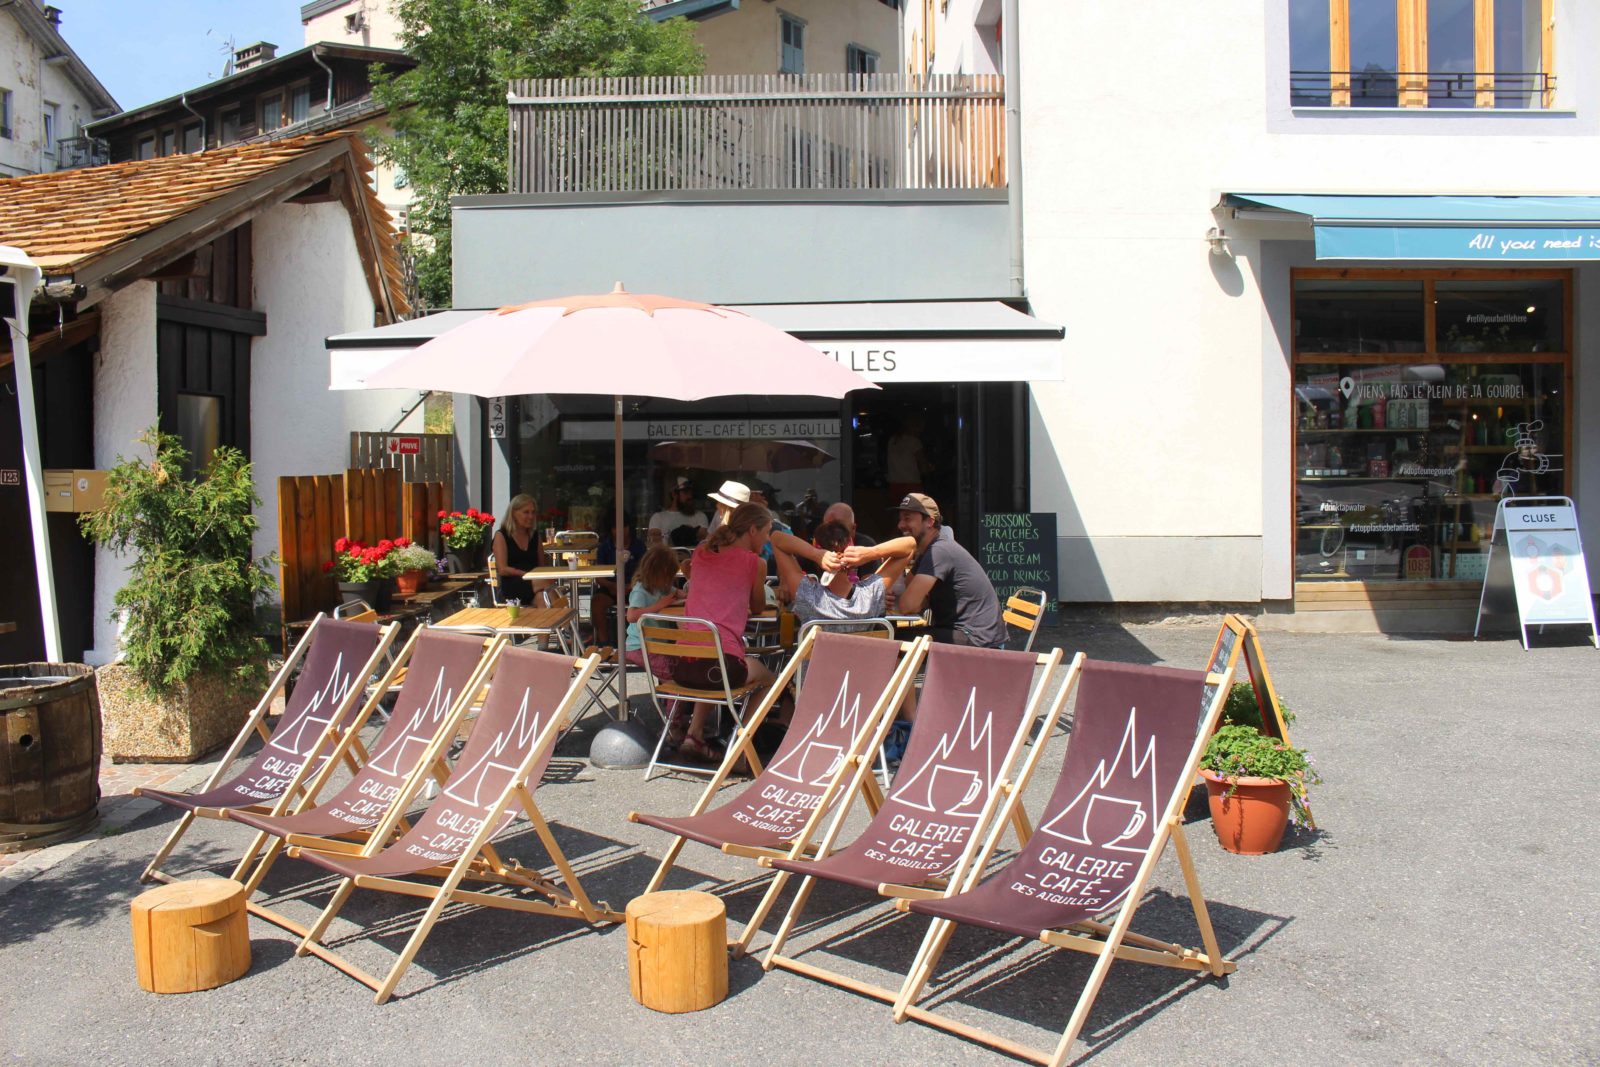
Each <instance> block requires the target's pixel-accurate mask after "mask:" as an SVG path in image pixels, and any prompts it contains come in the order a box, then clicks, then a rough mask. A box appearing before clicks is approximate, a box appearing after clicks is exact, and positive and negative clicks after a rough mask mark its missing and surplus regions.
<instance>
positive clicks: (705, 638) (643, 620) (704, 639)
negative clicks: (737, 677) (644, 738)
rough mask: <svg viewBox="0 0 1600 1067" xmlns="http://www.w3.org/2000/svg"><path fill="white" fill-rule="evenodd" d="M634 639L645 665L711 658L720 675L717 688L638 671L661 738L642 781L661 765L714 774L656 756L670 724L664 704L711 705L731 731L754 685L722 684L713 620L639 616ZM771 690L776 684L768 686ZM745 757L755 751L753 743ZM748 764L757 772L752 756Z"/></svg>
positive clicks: (723, 662) (724, 661)
mask: <svg viewBox="0 0 1600 1067" xmlns="http://www.w3.org/2000/svg"><path fill="white" fill-rule="evenodd" d="M639 637H640V642H641V647H642V648H643V650H644V662H645V663H647V664H648V663H649V662H650V658H651V656H671V657H673V658H674V659H714V660H716V661H717V667H718V669H719V670H720V671H721V673H722V687H721V688H720V689H695V688H693V687H691V686H686V685H680V684H679V683H677V682H672V681H667V682H663V681H661V680H660V679H659V678H657V677H656V674H655V671H652V670H646V671H645V672H644V676H645V681H646V682H647V683H648V684H649V686H650V702H651V703H652V704H653V705H654V706H655V709H656V715H657V716H658V717H659V718H660V719H661V736H660V737H658V738H656V747H655V748H654V750H652V751H651V753H650V762H649V763H648V764H647V765H646V766H645V769H644V780H645V781H647V782H648V781H649V780H650V779H651V778H654V777H655V772H656V768H657V767H667V768H670V769H671V770H675V771H684V772H687V773H689V774H715V773H716V771H715V770H714V769H712V768H710V767H704V766H695V765H693V764H687V763H673V762H668V761H666V760H663V759H662V758H661V749H662V748H663V747H664V746H665V745H666V743H667V733H668V732H669V729H670V726H671V723H672V714H673V712H672V711H669V710H668V708H669V706H672V707H675V706H676V704H677V703H678V702H680V701H683V702H687V703H690V704H712V705H714V706H716V707H717V708H718V709H719V710H718V712H717V715H718V718H719V721H720V718H721V714H722V712H721V710H720V709H722V708H726V709H727V710H728V714H729V715H731V716H733V723H734V729H735V731H742V730H743V728H744V708H745V705H746V703H747V702H748V701H749V699H750V694H751V693H753V692H755V691H756V689H757V688H758V687H757V685H756V684H755V683H754V682H746V683H744V684H743V685H740V686H733V685H729V684H728V657H727V654H726V653H725V652H724V651H723V649H722V641H721V639H720V637H719V636H718V634H717V627H716V624H715V623H713V622H712V621H711V620H710V619H700V618H696V617H695V616H693V615H659V614H651V615H642V616H640V618H639ZM773 689H774V690H776V691H778V692H781V690H778V689H777V686H773ZM750 755H751V756H752V757H753V756H754V755H755V752H754V749H753V746H752V748H751V751H750ZM750 767H751V769H752V770H753V771H755V773H757V774H759V773H761V770H760V768H761V765H760V763H759V762H758V761H756V760H755V759H752V760H751V762H750Z"/></svg>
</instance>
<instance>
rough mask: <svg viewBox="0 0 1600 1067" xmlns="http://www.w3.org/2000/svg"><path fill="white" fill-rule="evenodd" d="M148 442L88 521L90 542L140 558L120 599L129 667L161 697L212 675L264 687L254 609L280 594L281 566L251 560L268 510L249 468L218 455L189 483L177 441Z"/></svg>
mask: <svg viewBox="0 0 1600 1067" xmlns="http://www.w3.org/2000/svg"><path fill="white" fill-rule="evenodd" d="M139 442H140V443H141V444H143V445H144V446H146V447H147V448H149V449H150V451H151V458H150V459H148V460H140V459H126V458H124V457H122V456H118V457H117V465H116V466H115V467H113V468H112V469H111V471H110V474H109V476H108V478H107V482H106V495H105V503H104V504H103V505H102V506H101V508H100V509H99V510H97V511H92V512H90V513H88V514H86V515H84V516H83V517H82V519H81V520H80V521H81V523H82V526H83V531H84V534H85V535H86V536H87V537H89V539H90V540H92V541H94V542H96V543H98V544H101V545H105V546H107V547H109V548H110V549H111V550H112V551H113V552H116V553H117V554H119V555H122V554H125V553H129V554H131V555H132V556H133V563H132V566H131V568H130V570H129V574H128V583H127V584H126V585H125V586H123V588H122V589H121V590H119V591H118V592H117V595H116V599H115V604H116V606H117V609H118V611H120V612H126V613H127V621H126V624H125V626H124V631H123V649H124V662H126V664H127V665H128V666H129V667H130V668H132V669H133V671H134V673H135V674H136V675H137V677H138V678H139V680H140V681H141V682H142V683H143V684H144V685H145V686H146V687H147V688H149V689H150V690H152V691H154V692H156V693H166V692H170V691H171V690H172V689H173V688H175V687H176V686H178V685H180V684H181V683H183V682H184V681H185V680H186V679H188V678H190V677H192V676H194V675H196V674H203V673H230V674H232V675H234V676H235V677H236V678H237V679H238V681H240V682H241V683H255V682H257V681H259V679H260V677H261V676H262V674H263V673H264V670H265V665H266V656H267V646H266V643H265V642H264V641H263V640H262V639H261V637H260V636H259V635H258V634H257V633H256V632H255V609H256V606H257V605H258V604H260V603H261V602H262V601H264V600H265V599H266V597H267V595H268V593H269V591H270V590H271V589H272V587H273V579H272V576H271V575H270V574H269V573H268V572H267V570H266V568H267V567H268V566H270V565H271V564H272V562H273V559H272V557H264V558H262V559H255V558H254V557H253V555H252V553H253V551H254V548H253V545H252V538H253V537H254V535H255V532H256V529H257V527H258V526H259V525H260V523H259V522H258V521H257V519H256V517H255V515H254V513H253V509H254V507H255V505H257V504H259V503H260V502H261V501H260V498H259V497H257V496H256V493H255V485H254V483H253V482H252V480H251V476H250V464H249V463H248V462H247V461H246V460H245V458H244V456H243V454H241V453H240V452H239V451H238V450H237V449H233V448H219V449H217V450H216V452H215V453H214V454H213V456H212V459H211V463H210V465H209V466H207V467H206V469H205V470H204V471H203V472H202V473H201V474H200V476H198V477H196V478H185V477H184V476H183V471H184V469H185V465H186V463H187V462H188V459H189V456H188V453H187V452H186V451H185V450H184V448H183V446H182V445H181V444H180V443H179V441H178V439H177V438H176V437H173V436H171V435H169V434H163V433H161V432H160V431H159V430H157V429H155V428H154V427H152V428H151V429H149V430H146V431H145V432H144V433H143V434H142V435H141V436H140V438H139Z"/></svg>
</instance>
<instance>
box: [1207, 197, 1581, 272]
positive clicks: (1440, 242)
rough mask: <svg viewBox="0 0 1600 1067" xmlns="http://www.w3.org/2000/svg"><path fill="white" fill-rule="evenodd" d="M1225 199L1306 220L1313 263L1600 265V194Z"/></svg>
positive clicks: (1234, 204)
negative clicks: (1314, 250)
mask: <svg viewBox="0 0 1600 1067" xmlns="http://www.w3.org/2000/svg"><path fill="white" fill-rule="evenodd" d="M1224 202H1225V203H1227V204H1229V205H1230V206H1233V207H1237V208H1244V209H1251V208H1267V209H1269V210H1271V211H1280V212H1285V213H1286V214H1287V215H1299V216H1304V217H1306V218H1309V219H1310V220H1311V227H1312V232H1313V235H1314V236H1315V238H1316V243H1317V258H1318V259H1386V260H1394V259H1406V260H1461V261H1466V262H1472V263H1512V262H1518V263H1526V262H1541V261H1543V262H1550V261H1558V262H1559V261H1563V260H1578V259H1593V260H1600V196H1319V195H1310V194H1289V193H1285V194H1278V193H1229V194H1228V195H1227V196H1226V197H1225V198H1224Z"/></svg>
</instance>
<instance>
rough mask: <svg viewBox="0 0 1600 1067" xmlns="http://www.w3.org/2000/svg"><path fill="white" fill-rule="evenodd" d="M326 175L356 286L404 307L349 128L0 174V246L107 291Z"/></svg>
mask: <svg viewBox="0 0 1600 1067" xmlns="http://www.w3.org/2000/svg"><path fill="white" fill-rule="evenodd" d="M336 172H343V174H344V177H343V179H342V180H343V182H344V183H345V185H346V189H347V193H348V194H350V195H347V197H346V204H347V206H348V207H350V209H351V215H352V222H353V223H354V224H355V225H356V230H357V235H356V244H357V246H358V247H359V248H360V249H361V252H362V258H363V261H364V262H365V263H366V266H367V273H368V281H369V283H371V284H372V285H373V286H374V289H375V290H376V289H377V288H378V286H380V285H381V287H382V289H383V290H384V292H383V293H381V294H380V293H378V292H376V291H375V292H374V298H375V299H376V300H377V302H378V303H379V304H380V305H387V308H386V310H388V311H389V312H390V313H391V314H392V315H399V314H404V312H405V311H406V310H408V307H407V303H406V298H405V280H404V272H403V269H402V266H401V263H400V256H399V247H398V243H397V239H396V236H395V231H394V226H393V223H392V222H391V221H390V218H389V212H388V209H386V208H385V207H384V206H383V203H382V201H380V200H379V199H378V196H377V193H376V192H375V191H374V190H373V188H372V182H371V174H372V162H371V160H370V158H369V157H368V154H367V150H366V146H365V145H364V144H363V143H362V141H361V139H360V137H358V136H356V135H355V134H353V133H350V132H332V133H323V134H313V135H310V136H306V137H294V138H285V139H281V140H269V141H260V142H254V143H250V144H238V145H231V146H229V147H227V148H219V149H213V150H210V151H207V152H196V153H192V154H186V155H174V156H165V157H162V158H159V159H145V160H138V161H134V162H129V163H114V164H110V165H108V166H102V167H85V168H81V169H76V170H59V171H54V172H52V173H49V174H33V175H29V176H27V177H22V178H6V179H0V244H8V245H15V246H16V247H18V248H21V249H22V250H23V251H25V252H27V253H28V255H29V256H31V257H32V258H33V260H34V261H35V262H36V263H38V264H39V266H40V267H41V268H43V270H44V273H45V276H46V277H47V278H66V277H71V278H73V279H74V280H77V281H79V282H84V283H86V284H92V283H95V282H100V283H103V284H106V285H108V286H109V287H111V288H115V287H117V286H118V285H120V284H123V283H125V282H126V281H130V280H133V278H134V277H137V276H138V273H140V272H147V270H145V269H146V268H147V269H149V270H153V269H155V268H156V267H158V266H160V265H161V261H162V260H163V259H172V258H176V257H177V256H179V255H182V254H184V252H186V251H187V250H188V249H187V247H186V246H187V245H189V244H192V243H193V242H194V241H196V240H200V239H202V238H203V239H205V240H209V239H210V237H211V236H214V235H215V234H214V232H213V231H215V230H216V229H218V228H220V227H229V228H231V226H234V225H238V223H239V222H242V221H244V220H245V219H246V218H248V217H250V216H251V215H252V214H254V213H256V212H257V211H259V210H261V209H262V208H264V207H267V206H270V205H271V204H274V203H278V202H279V201H281V200H284V199H288V198H289V197H292V196H295V195H297V194H300V193H302V192H304V191H305V190H306V189H307V188H308V187H310V186H312V185H315V184H317V183H319V182H322V181H324V180H330V179H332V178H333V177H334V176H335V173H336ZM380 297H381V298H380Z"/></svg>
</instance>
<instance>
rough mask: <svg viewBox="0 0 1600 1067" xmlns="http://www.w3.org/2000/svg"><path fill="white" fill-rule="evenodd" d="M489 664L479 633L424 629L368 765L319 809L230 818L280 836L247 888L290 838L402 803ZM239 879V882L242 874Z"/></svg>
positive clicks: (372, 821)
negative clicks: (483, 667) (403, 794)
mask: <svg viewBox="0 0 1600 1067" xmlns="http://www.w3.org/2000/svg"><path fill="white" fill-rule="evenodd" d="M496 648H498V646H496ZM486 659H487V657H486V655H485V651H484V639H483V638H482V637H481V636H479V635H476V634H457V633H450V632H448V631H442V630H423V631H422V632H421V634H420V636H419V637H418V638H417V639H416V645H415V649H414V651H413V652H412V654H411V659H410V663H409V665H408V666H407V669H406V678H405V682H404V684H402V685H401V687H400V693H399V695H398V696H397V697H396V699H395V704H394V709H393V710H392V711H391V712H390V713H389V721H388V722H387V723H385V724H384V727H383V729H382V731H381V732H380V733H379V734H378V736H377V738H376V739H374V741H373V743H372V748H371V749H370V751H369V752H368V753H367V758H366V761H365V762H364V763H362V764H361V766H360V767H359V768H358V769H357V770H356V772H355V773H354V774H353V775H352V776H351V778H350V780H349V781H348V782H346V783H345V784H344V786H343V788H341V789H340V790H339V791H338V792H337V793H335V794H334V795H333V796H331V797H329V798H328V799H327V800H325V801H322V802H321V803H319V804H317V805H316V807H312V808H307V809H306V810H304V811H299V812H295V813H293V814H288V815H263V814H261V813H258V812H251V811H238V810H232V811H229V812H228V818H230V819H232V820H233V821H235V822H241V823H244V824H245V825H246V826H251V827H254V828H255V829H257V830H259V831H261V832H262V834H265V835H268V836H271V837H274V838H277V839H278V840H276V841H274V842H273V843H272V847H271V848H270V849H269V850H268V851H267V853H266V855H264V856H263V857H262V859H261V862H260V863H259V864H257V865H256V868H255V870H254V871H253V872H252V873H251V874H250V877H249V879H248V880H247V881H246V882H245V888H246V890H247V891H251V892H253V891H254V890H255V889H256V887H257V886H259V885H260V884H261V879H262V878H263V877H265V875H266V873H267V870H268V869H270V867H271V866H272V864H273V862H274V861H275V860H276V859H277V856H278V853H279V852H280V851H282V849H283V846H284V843H285V841H287V840H288V839H290V838H291V836H293V837H295V838H296V839H298V838H299V837H308V838H335V837H339V836H341V835H344V834H353V833H358V832H361V831H367V830H371V829H372V828H373V827H374V826H376V825H377V824H378V823H379V822H380V821H381V820H382V819H383V817H384V816H385V815H386V814H388V812H389V810H390V808H391V807H393V806H394V805H395V804H396V803H397V802H398V801H400V800H401V794H402V792H403V791H405V790H406V787H407V784H408V783H409V782H411V781H412V780H413V779H416V780H418V781H419V783H420V778H421V775H422V774H423V773H425V772H426V771H427V770H428V769H429V768H428V767H426V766H425V765H424V761H425V758H426V757H427V756H428V754H429V753H430V751H431V750H433V749H435V748H438V747H441V746H442V744H443V742H444V741H447V740H448V737H445V738H443V739H441V734H453V733H454V731H455V729H456V727H457V726H458V725H459V723H460V719H461V716H462V715H463V714H464V713H465V710H466V707H467V705H468V704H470V702H471V700H472V698H473V696H474V690H475V689H476V688H477V685H478V681H479V678H480V673H481V672H480V667H482V666H484V665H485V662H486ZM436 740H437V741H439V742H440V744H439V745H436V744H435V742H436ZM321 784H322V783H321V782H320V781H319V782H318V783H316V786H315V787H314V788H313V790H312V796H311V797H310V798H309V799H310V800H312V801H315V800H316V792H317V791H318V790H319V789H320V787H321ZM412 792H414V790H413V791H412ZM405 799H406V800H407V801H409V799H410V797H409V796H407V797H406V798H405ZM258 840H259V839H258ZM252 854H253V853H252ZM239 877H240V878H243V875H242V872H241V874H240V875H239ZM256 914H258V915H260V916H262V917H263V918H268V919H272V920H273V921H276V917H275V916H274V914H273V913H271V912H267V911H265V910H261V909H256ZM291 929H292V927H291Z"/></svg>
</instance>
